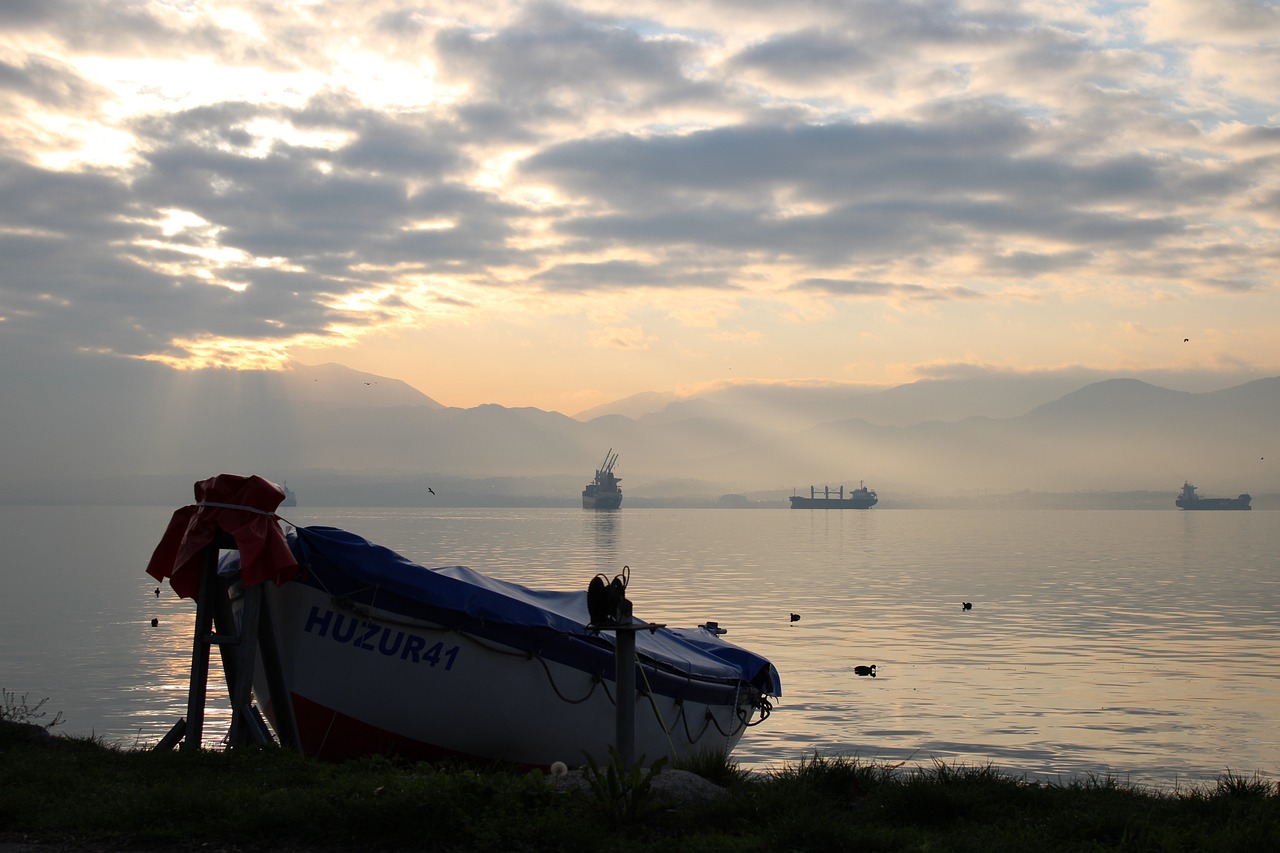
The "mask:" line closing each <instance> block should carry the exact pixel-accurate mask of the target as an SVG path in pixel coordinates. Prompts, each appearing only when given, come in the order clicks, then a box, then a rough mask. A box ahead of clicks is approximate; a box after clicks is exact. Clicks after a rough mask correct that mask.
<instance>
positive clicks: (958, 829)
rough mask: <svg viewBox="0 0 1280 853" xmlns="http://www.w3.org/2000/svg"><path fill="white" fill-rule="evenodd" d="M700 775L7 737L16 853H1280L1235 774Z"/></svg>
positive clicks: (3, 824) (1251, 792) (1272, 801)
mask: <svg viewBox="0 0 1280 853" xmlns="http://www.w3.org/2000/svg"><path fill="white" fill-rule="evenodd" d="M689 771H692V772H694V773H697V774H698V776H700V777H702V778H703V779H707V780H709V781H711V782H714V783H715V785H716V786H718V787H719V788H720V789H723V793H722V794H720V795H718V796H715V797H711V798H686V799H684V800H683V801H678V800H673V799H671V798H670V797H668V796H664V795H663V794H662V792H661V790H660V786H658V785H657V784H656V783H655V778H656V777H654V776H653V775H651V774H650V773H648V772H640V771H632V772H624V771H623V770H622V769H621V768H619V767H618V765H617V764H616V763H615V764H610V765H606V766H603V767H595V768H594V769H593V768H591V767H588V768H587V770H586V772H585V774H583V775H582V776H581V777H579V780H580V782H581V784H580V785H579V786H578V787H576V788H575V787H572V786H566V785H564V784H562V783H563V782H564V781H565V779H553V778H552V777H550V776H549V775H548V776H544V775H543V774H542V773H539V772H520V771H516V770H513V769H510V768H502V767H486V768H476V767H472V766H443V765H429V764H411V763H405V762H400V761H396V760H394V759H390V758H371V759H366V760H360V761H352V762H347V763H344V764H327V763H322V762H318V761H313V760H310V759H306V758H303V757H301V756H298V755H296V754H293V753H291V752H288V751H285V750H280V749H274V748H248V749H238V750H234V751H202V752H198V753H194V754H186V753H181V752H165V753H155V752H149V751H140V750H128V749H122V748H119V747H115V746H108V745H104V744H102V743H101V742H99V741H96V740H94V739H92V738H76V737H57V736H50V735H49V734H48V733H47V732H46V731H45V730H43V729H41V728H40V727H39V726H34V725H31V724H27V725H19V724H15V723H13V722H4V723H0V778H2V779H3V783H0V848H3V845H5V844H7V845H10V846H9V848H8V849H15V848H14V846H13V845H18V844H38V845H39V846H40V848H41V849H64V850H65V849H93V850H104V851H118V850H130V851H145V850H174V849H178V850H200V851H214V850H238V851H260V850H261V851H265V850H273V851H291V850H292V851H304V850H447V851H482V850H483V851H489V850H501V851H553V850H554V851H565V850H575V851H593V850H599V851H611V853H612V851H624V853H625V851H659V850H660V851H663V853H670V852H671V851H672V850H680V851H707V853H712V851H714V853H735V851H757V850H758V851H778V850H823V851H827V850H955V851H965V850H973V851H989V850H1036V851H1050V850H1090V851H1095V850H1239V851H1257V850H1276V849H1280V795H1278V794H1277V790H1276V785H1275V783H1273V782H1270V781H1267V780H1263V779H1261V778H1257V777H1250V778H1246V777H1243V776H1238V775H1234V774H1231V773H1228V774H1226V775H1224V776H1223V777H1221V778H1220V779H1219V780H1218V781H1217V783H1216V784H1215V785H1213V786H1209V787H1206V788H1202V789H1188V790H1184V791H1177V792H1173V793H1169V792H1156V791H1146V790H1142V789H1140V788H1138V787H1136V786H1131V785H1128V784H1124V783H1121V782H1119V781H1117V780H1115V779H1111V778H1090V779H1083V780H1077V781H1071V782H1066V783H1061V784H1046V783H1043V782H1035V781H1029V780H1027V779H1025V778H1020V777H1018V776H1016V775H1009V774H1007V773H1004V772H1000V771H998V770H996V769H994V768H990V767H953V766H947V765H943V764H939V763H935V764H930V765H925V766H918V767H914V768H912V767H904V766H887V765H883V764H873V763H865V762H862V761H858V760H856V759H851V758H843V757H823V756H821V755H817V754H815V755H814V757H812V758H811V759H809V760H806V761H802V762H800V763H798V764H796V765H794V766H788V767H785V768H783V769H781V770H778V771H775V772H770V773H766V774H758V773H746V772H743V771H741V770H740V769H739V768H738V767H737V766H736V765H734V764H733V763H732V762H731V761H727V760H724V759H723V758H722V757H713V758H709V759H708V760H707V761H705V762H703V763H702V766H700V767H688V768H683V772H684V773H687V772H689ZM662 772H668V773H671V772H673V771H672V770H671V769H666V770H663V769H661V768H660V769H659V775H660V774H661V773H662ZM712 790H715V789H712ZM716 793H719V792H718V791H717V792H716Z"/></svg>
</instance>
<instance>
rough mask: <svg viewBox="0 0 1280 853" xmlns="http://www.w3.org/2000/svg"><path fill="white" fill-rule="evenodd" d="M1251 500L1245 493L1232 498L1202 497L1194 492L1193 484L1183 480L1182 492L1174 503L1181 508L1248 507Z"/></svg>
mask: <svg viewBox="0 0 1280 853" xmlns="http://www.w3.org/2000/svg"><path fill="white" fill-rule="evenodd" d="M1252 500H1253V498H1252V497H1250V496H1249V495H1247V494H1246V495H1240V496H1239V497H1234V498H1202V497H1200V496H1199V495H1197V494H1196V487H1195V486H1193V485H1191V484H1190V483H1185V482H1184V483H1183V484H1182V493H1181V494H1179V495H1178V499H1177V500H1176V501H1174V503H1176V504H1177V505H1178V506H1179V507H1181V508H1182V509H1250V506H1249V502H1250V501H1252Z"/></svg>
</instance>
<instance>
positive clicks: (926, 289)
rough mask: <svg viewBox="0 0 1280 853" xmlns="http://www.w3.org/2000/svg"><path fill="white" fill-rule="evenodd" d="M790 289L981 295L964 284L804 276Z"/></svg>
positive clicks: (930, 297) (910, 296) (933, 297)
mask: <svg viewBox="0 0 1280 853" xmlns="http://www.w3.org/2000/svg"><path fill="white" fill-rule="evenodd" d="M790 289H791V290H810V291H817V292H819V293H826V294H828V295H831V296H848V297H872V298H877V299H884V298H888V299H906V300H910V301H922V302H943V301H952V300H956V299H982V298H984V297H983V294H981V293H979V292H977V291H976V290H972V289H970V288H967V287H957V286H951V287H946V286H943V287H936V286H925V285H920V284H893V283H890V282H885V281H858V280H844V279H833V278H808V279H804V280H803V281H798V282H796V283H795V284H792V285H791V286H790Z"/></svg>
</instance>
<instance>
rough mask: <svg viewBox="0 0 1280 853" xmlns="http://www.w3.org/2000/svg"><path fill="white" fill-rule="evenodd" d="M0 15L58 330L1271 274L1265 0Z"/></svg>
mask: <svg viewBox="0 0 1280 853" xmlns="http://www.w3.org/2000/svg"><path fill="white" fill-rule="evenodd" d="M784 5H785V4H784ZM0 25H2V29H3V34H0V106H2V107H4V110H3V114H2V115H0V140H3V143H2V147H0V248H2V249H3V253H4V254H3V256H4V258H5V268H4V269H3V270H0V318H5V319H4V321H3V324H2V325H0V335H4V336H9V337H13V336H14V335H18V334H20V335H22V336H23V337H24V339H27V340H33V339H35V338H36V337H42V338H43V339H46V340H48V341H57V342H60V344H61V346H62V347H63V348H64V349H65V350H68V351H74V350H78V349H81V348H85V349H89V350H92V351H100V352H105V353H115V354H121V355H128V356H151V357H163V358H180V357H181V356H182V355H183V354H184V353H185V352H188V351H194V350H195V349H196V348H208V349H212V350H216V349H217V348H218V346H219V343H218V342H219V341H225V342H226V343H225V348H226V353H225V354H224V355H225V357H226V361H227V362H228V363H231V362H233V361H234V358H233V356H234V355H235V353H236V352H248V351H252V350H254V349H255V348H260V350H261V352H263V353H267V354H269V355H271V356H273V357H274V356H275V355H276V354H279V353H285V354H287V351H288V348H289V347H290V346H291V345H293V344H295V343H298V342H313V341H315V340H316V339H318V338H319V339H332V340H353V339H355V338H358V337H359V336H360V335H362V334H377V333H378V331H379V330H380V329H382V328H400V327H402V326H404V325H412V324H413V323H414V322H415V312H417V311H423V312H424V313H429V312H430V309H431V307H432V303H433V302H435V303H441V302H443V303H447V304H450V305H454V306H456V307H458V308H460V309H462V310H459V311H457V312H452V313H454V314H457V315H458V318H457V322H473V321H475V320H476V318H477V316H478V315H479V314H481V313H482V312H481V311H479V310H478V309H479V308H480V307H482V306H483V307H491V303H490V302H489V301H487V300H486V298H485V296H484V295H483V294H485V293H486V292H490V293H491V292H492V291H494V290H496V289H500V288H513V289H517V290H520V291H527V290H529V289H536V290H539V291H541V292H542V297H543V298H544V302H545V303H546V304H549V303H551V302H552V301H553V300H555V299H558V298H562V299H577V298H579V297H582V296H589V295H590V294H593V293H597V292H607V293H609V294H617V293H619V292H626V291H641V292H643V293H644V298H643V299H640V300H637V303H639V302H642V301H644V300H645V299H648V300H650V301H652V302H655V303H656V302H659V301H662V300H666V303H665V309H666V310H667V311H668V313H669V314H670V312H673V311H675V310H676V309H675V308H673V307H672V306H673V305H674V304H675V303H674V300H675V295H676V294H688V295H689V296H686V297H684V298H685V300H686V301H685V302H683V303H682V304H681V305H680V310H683V311H686V312H688V313H690V314H693V313H696V312H697V311H698V306H696V305H694V304H693V303H694V302H695V301H696V300H697V299H699V298H701V299H715V300H718V301H717V302H716V305H715V312H716V318H717V319H716V322H717V323H720V322H723V323H724V324H725V325H726V326H727V325H730V324H733V328H734V329H735V330H736V331H735V334H734V335H732V336H726V335H723V334H722V335H720V339H725V338H727V337H732V338H735V339H738V340H748V339H753V338H759V337H760V336H762V335H763V336H765V337H767V336H768V334H769V330H768V329H767V328H766V326H765V325H764V324H767V323H769V322H771V321H772V320H773V318H774V315H773V314H772V313H771V312H770V311H765V310H760V309H758V305H759V304H760V303H761V302H770V303H771V304H772V302H773V301H775V300H777V299H778V298H779V295H781V296H782V298H783V299H784V300H788V301H794V300H801V299H804V298H805V297H806V296H807V295H810V294H816V295H820V296H821V297H824V298H830V297H841V298H842V301H843V302H844V303H846V304H849V303H864V302H866V301H867V300H881V301H889V302H894V303H897V304H902V303H905V302H924V301H927V302H930V303H931V304H933V305H934V306H935V307H937V308H940V309H941V308H944V307H945V306H947V305H949V304H953V303H960V302H964V301H968V300H974V299H980V298H987V295H989V294H995V293H1001V294H1005V295H1007V294H1009V291H1008V290H1007V287H1008V286H1009V279H1010V278H1022V279H1026V280H1028V281H1032V282H1033V283H1034V286H1035V287H1036V288H1037V289H1038V290H1040V291H1044V292H1048V291H1050V290H1052V289H1054V288H1063V289H1066V288H1070V289H1071V290H1072V292H1076V293H1079V292H1085V291H1089V290H1090V289H1091V288H1092V289H1093V290H1092V292H1093V293H1095V294H1100V297H1099V299H1098V300H1096V301H1098V302H1099V303H1102V302H1105V301H1106V300H1108V299H1111V298H1113V297H1112V296H1111V295H1112V294H1117V293H1123V292H1124V291H1125V290H1126V288H1131V289H1132V290H1133V291H1134V292H1137V293H1140V294H1147V293H1150V292H1151V291H1152V290H1160V291H1161V292H1163V293H1165V294H1169V295H1172V296H1173V297H1176V298H1179V299H1184V298H1185V299H1191V298H1195V297H1204V296H1211V297H1214V298H1220V299H1223V300H1227V299H1238V300H1243V299H1266V298H1268V297H1269V295H1270V294H1272V293H1274V282H1275V280H1276V277H1275V270H1276V265H1277V259H1278V258H1280V238H1278V237H1277V236H1276V234H1277V231H1276V227H1275V226H1276V222H1277V221H1278V220H1280V207H1278V205H1277V199H1278V198H1280V161H1277V160H1276V158H1274V157H1272V156H1271V150H1272V148H1273V147H1274V142H1275V136H1276V134H1277V128H1276V116H1277V115H1280V107H1278V106H1277V101H1276V97H1275V94H1274V93H1275V92H1276V91H1278V90H1280V78H1278V77H1277V75H1280V71H1277V70H1275V69H1276V68H1277V66H1276V65H1275V63H1268V62H1264V61H1261V58H1262V57H1263V56H1266V55H1268V54H1269V53H1274V48H1275V41H1276V39H1277V37H1280V36H1278V34H1280V24H1277V21H1276V10H1275V7H1274V5H1268V4H1262V3H1250V2H1244V0H1235V2H1230V3H1227V4H1224V5H1222V6H1215V7H1214V8H1213V13H1212V14H1209V13H1207V12H1204V11H1203V8H1202V6H1201V5H1198V4H1194V3H1191V2H1189V0H1188V2H1174V0H1155V2H1153V3H1151V4H1149V5H1148V6H1145V7H1128V6H1120V7H1115V8H1113V7H1111V6H1101V7H1079V6H1072V5H1071V4H1065V5H1060V6H1054V5H1053V4H1029V5H1022V6H1018V7H1008V8H1006V7H999V6H992V5H991V4H982V3H964V2H955V3H946V2H932V0H930V2H889V0H853V2H849V3H841V4H828V3H801V4H790V5H785V8H784V7H782V6H777V5H776V4H774V5H769V4H737V3H734V4H730V3H720V2H713V0H706V2H691V3H688V4H680V5H679V6H678V7H675V6H671V4H653V3H648V2H640V3H628V4H618V3H612V2H608V0H598V1H597V0H593V2H590V3H585V2H584V3H574V2H563V3H532V4H526V3H510V4H505V3H499V4H482V5H481V6H479V7H474V8H472V7H462V6H458V7H450V8H449V9H447V10H444V11H441V10H437V9H433V8H431V7H423V6H421V5H413V4H407V3H401V2H396V0H373V2H371V3H370V4H367V5H366V6H364V7H361V8H360V9H359V10H356V9H355V8H354V7H347V6H344V5H342V4H303V5H300V6H288V7H282V6H278V5H276V4H270V3H265V2H257V0H240V2H236V3H230V4H194V5H193V4H187V5H174V4H166V3H148V2H136V3H127V4H125V3H113V2H105V0H82V1H81V2H77V0H49V2H39V3H37V2H30V1H29V0H28V2H13V3H7V4H4V5H3V7H0ZM424 282H431V283H432V284H431V286H427V285H426V284H424ZM432 294H436V295H434V296H433V295H432ZM517 301H518V300H517ZM1004 301H1008V300H1004ZM1116 301H1117V302H1121V303H1123V302H1125V301H1126V300H1125V299H1124V298H1116ZM1259 304H1263V303H1259ZM1224 310H1225V309H1224ZM921 313H923V312H921ZM748 317H750V319H751V322H754V323H757V324H761V325H758V326H752V327H748V326H746V325H741V324H744V323H746V322H747V318H748ZM463 318H465V319H463ZM10 321H13V322H10ZM19 323H20V325H21V331H20V332H19V331H15V329H17V328H18V326H19ZM610 325H611V326H614V327H616V328H618V329H632V328H639V327H640V326H639V325H638V321H637V320H636V319H635V318H634V317H629V316H627V317H620V318H618V319H617V320H616V322H612V323H611V324H610ZM619 340H624V341H630V342H631V344H630V345H631V346H632V347H633V348H635V346H636V344H635V339H634V338H628V337H627V336H620V337H619Z"/></svg>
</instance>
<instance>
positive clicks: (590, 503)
mask: <svg viewBox="0 0 1280 853" xmlns="http://www.w3.org/2000/svg"><path fill="white" fill-rule="evenodd" d="M617 461H618V454H616V453H614V452H613V448H612V447H610V448H609V452H608V453H606V454H605V455H604V464H603V465H601V466H600V467H599V468H597V469H596V478H595V479H594V480H592V481H591V482H590V483H587V487H586V488H585V489H583V490H582V508H583V509H618V508H619V507H621V506H622V489H620V488H618V483H620V482H622V478H621V477H615V476H614V475H613V465H614V463H615V462H617Z"/></svg>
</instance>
